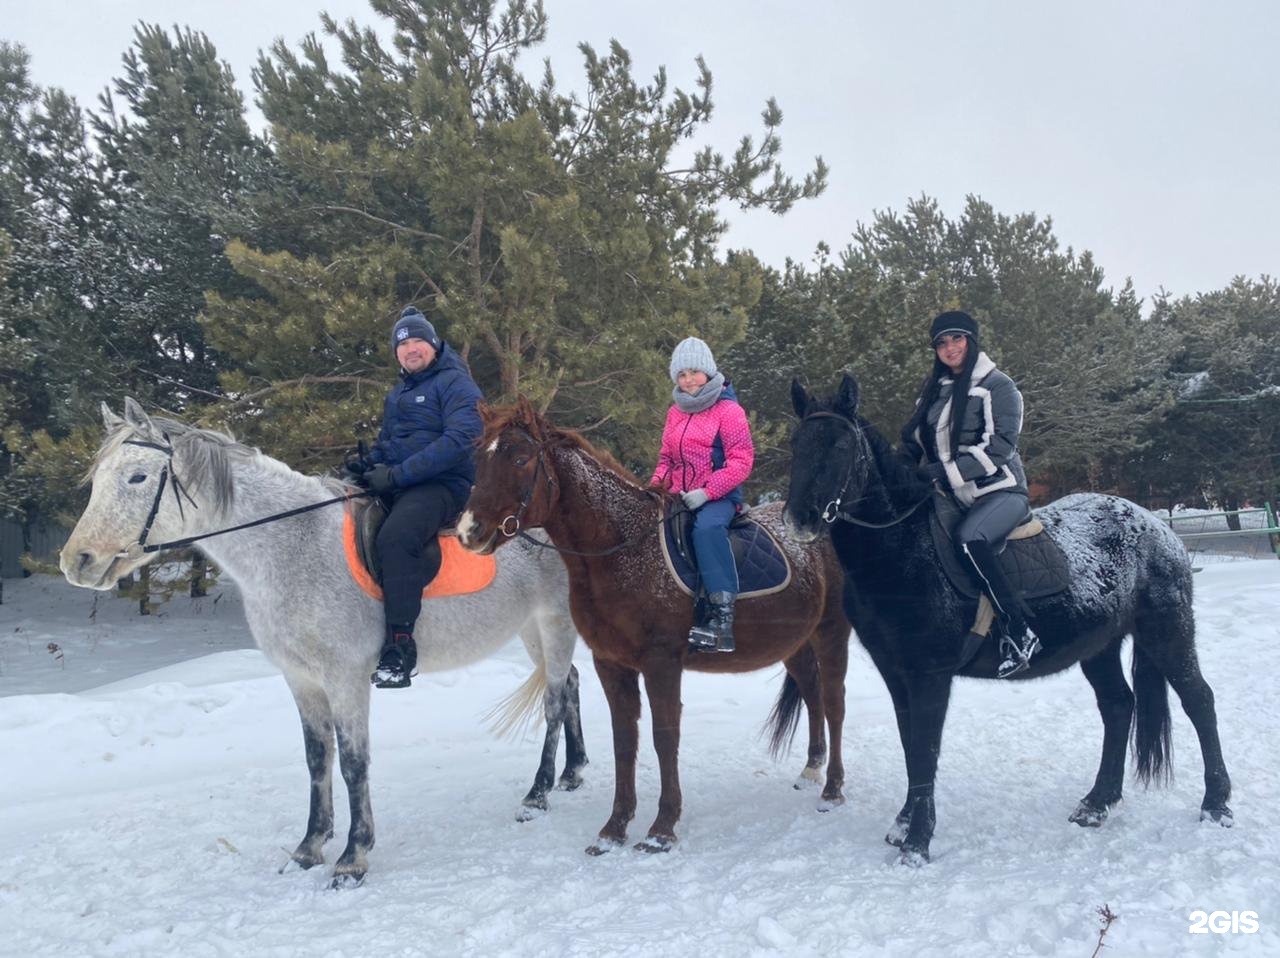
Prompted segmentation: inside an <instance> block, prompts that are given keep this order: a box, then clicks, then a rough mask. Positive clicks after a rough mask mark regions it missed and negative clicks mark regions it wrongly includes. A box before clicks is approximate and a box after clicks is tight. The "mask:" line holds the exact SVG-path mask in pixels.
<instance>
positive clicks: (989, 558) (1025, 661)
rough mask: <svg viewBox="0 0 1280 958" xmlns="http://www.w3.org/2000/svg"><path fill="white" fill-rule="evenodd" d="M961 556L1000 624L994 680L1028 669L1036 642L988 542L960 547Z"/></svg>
mask: <svg viewBox="0 0 1280 958" xmlns="http://www.w3.org/2000/svg"><path fill="white" fill-rule="evenodd" d="M964 552H965V555H967V556H968V557H969V561H970V562H972V563H973V567H974V568H975V569H977V570H978V575H979V577H981V579H982V581H983V584H984V585H985V586H986V593H987V596H988V597H989V598H990V599H991V604H992V605H993V606H994V607H995V612H996V617H997V618H998V619H999V621H1000V626H1001V630H1002V632H1003V634H1002V635H1001V636H1000V653H1001V655H1000V664H999V665H998V666H997V667H996V678H999V679H1007V678H1009V677H1011V676H1014V675H1017V674H1018V673H1019V672H1025V671H1026V670H1027V669H1029V668H1030V667H1031V656H1033V655H1035V654H1036V652H1038V651H1039V650H1040V639H1039V638H1038V637H1037V636H1036V634H1035V633H1034V632H1032V631H1031V629H1030V628H1029V627H1028V625H1027V614H1026V606H1025V605H1024V603H1023V601H1022V597H1021V596H1019V595H1018V594H1017V592H1015V591H1014V588H1013V584H1012V583H1010V582H1009V579H1008V577H1007V576H1006V575H1005V574H1004V569H1003V568H1002V567H1001V566H1000V557H999V556H998V555H996V552H995V550H994V549H992V548H991V543H989V542H987V541H985V540H983V539H977V540H975V541H973V542H967V543H965V545H964Z"/></svg>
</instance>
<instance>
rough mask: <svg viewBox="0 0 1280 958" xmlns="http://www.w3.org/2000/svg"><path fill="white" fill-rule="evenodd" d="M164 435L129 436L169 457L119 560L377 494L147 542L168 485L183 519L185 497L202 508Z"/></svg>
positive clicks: (135, 442)
mask: <svg viewBox="0 0 1280 958" xmlns="http://www.w3.org/2000/svg"><path fill="white" fill-rule="evenodd" d="M161 435H163V436H164V444H163V445H162V444H161V443H158V442H148V441H146V440H143V439H126V440H125V441H124V445H126V446H142V447H143V448H146V449H155V450H157V451H159V452H163V453H164V454H165V455H166V456H167V457H168V459H167V460H166V462H165V464H164V467H163V468H161V470H160V482H159V484H158V485H157V487H156V497H155V499H153V500H152V501H151V510H150V511H149V512H148V513H147V521H146V522H144V523H143V524H142V533H141V534H140V535H139V536H138V541H137V542H135V543H134V544H133V545H131V546H129V547H128V548H127V549H124V550H123V551H121V552H117V553H116V556H115V557H116V558H117V559H128V558H131V557H132V555H133V550H134V549H135V548H136V549H138V550H139V551H140V552H141V553H142V554H143V555H146V554H147V553H151V552H160V551H162V550H164V549H179V548H182V547H184V546H189V545H191V544H193V543H196V542H199V541H200V540H201V539H211V538H213V537H214V536H220V535H224V534H225V533H228V532H239V531H240V530H241V529H251V528H253V527H254V526H261V525H266V524H267V523H268V522H275V521H276V520H277V519H287V518H289V517H290V516H296V515H301V514H302V513H304V512H312V511H313V510H315V509H322V508H324V507H325V506H331V505H333V504H334V503H338V502H347V501H348V500H350V499H360V498H362V497H365V496H371V495H373V493H372V492H368V491H365V492H350V493H347V494H346V495H341V496H335V497H334V498H332V499H325V500H324V501H323V502H313V503H311V504H310V505H306V506H299V507H298V508H297V509H289V510H287V511H285V512H277V513H274V514H273V515H269V516H263V517H262V518H261V519H254V520H253V521H251V522H242V523H240V525H238V526H231V527H230V528H229V529H218V530H217V531H215V532H205V533H203V534H201V535H198V536H187V537H186V538H185V539H173V540H171V541H169V542H156V543H152V544H151V545H147V537H148V536H150V535H151V526H152V525H153V524H154V523H155V521H156V515H157V513H159V512H160V503H161V502H162V501H163V499H164V490H165V486H166V485H167V486H169V487H170V488H171V489H173V500H174V502H175V503H177V505H178V516H179V518H181V519H183V520H184V521H185V520H186V518H187V516H186V513H185V511H184V510H183V508H182V500H183V499H184V498H185V499H186V500H187V502H189V503H190V504H191V508H192V509H199V508H200V507H199V506H198V505H196V501H195V500H194V499H193V498H191V493H189V492H187V490H186V487H185V486H183V484H182V481H181V480H180V479H179V478H178V473H177V471H176V470H175V469H174V468H173V442H172V440H170V439H169V434H168V433H161Z"/></svg>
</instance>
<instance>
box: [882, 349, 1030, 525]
mask: <svg viewBox="0 0 1280 958" xmlns="http://www.w3.org/2000/svg"><path fill="white" fill-rule="evenodd" d="M939 383H940V388H939V390H938V395H937V398H936V399H935V400H934V401H933V403H932V404H931V406H930V408H929V410H928V412H927V413H926V414H925V419H924V424H923V426H918V427H916V428H915V429H914V430H913V431H912V432H911V434H910V435H904V436H903V437H902V444H903V445H902V448H903V452H904V453H905V454H906V455H908V456H910V458H911V459H912V461H914V462H916V463H925V462H928V461H930V458H931V457H930V455H929V453H928V452H927V451H926V448H927V447H926V444H925V442H924V441H923V437H922V436H921V429H922V428H927V429H929V430H931V432H932V435H933V442H932V444H931V445H932V447H933V448H934V449H936V450H937V461H938V462H941V463H942V465H943V468H944V469H946V475H947V482H948V484H949V485H950V488H951V493H952V495H954V496H955V498H956V501H957V502H959V503H960V504H961V505H962V506H966V507H968V506H971V505H973V503H974V502H975V501H976V500H977V499H979V498H980V497H982V496H985V495H989V494H990V493H993V492H997V491H1001V490H1007V491H1009V492H1021V493H1022V494H1024V495H1025V494H1026V492H1027V477H1026V473H1025V472H1023V469H1022V459H1021V458H1020V457H1019V456H1018V436H1019V434H1020V433H1021V432H1022V393H1020V392H1018V387H1017V386H1015V385H1014V384H1013V380H1012V379H1010V378H1009V377H1008V376H1006V375H1005V374H1004V373H1002V372H1001V371H1000V370H999V369H997V368H996V364H995V363H993V362H992V361H991V359H990V358H989V357H988V356H987V354H986V353H979V354H978V360H977V362H976V363H975V364H974V367H973V373H972V376H971V378H970V383H969V401H968V402H967V403H966V404H965V407H964V421H963V422H962V423H961V432H960V442H959V444H958V446H959V448H957V449H956V450H955V451H954V452H953V451H952V449H951V413H952V405H953V404H952V401H951V400H952V396H951V387H952V386H953V385H954V381H953V380H952V378H951V377H950V376H944V377H942V378H941V379H940V380H939ZM920 401H921V400H919V399H918V400H916V402H917V405H918V404H919V402H920Z"/></svg>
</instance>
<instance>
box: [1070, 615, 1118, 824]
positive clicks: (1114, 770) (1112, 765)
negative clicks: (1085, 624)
mask: <svg viewBox="0 0 1280 958" xmlns="http://www.w3.org/2000/svg"><path fill="white" fill-rule="evenodd" d="M1122 641H1123V637H1121V638H1117V639H1116V640H1115V641H1114V642H1112V643H1111V644H1110V645H1108V646H1107V647H1106V648H1105V649H1103V650H1102V651H1101V652H1099V653H1098V654H1097V655H1095V656H1094V657H1093V658H1091V659H1085V660H1084V661H1082V662H1081V663H1080V669H1081V671H1083V672H1084V677H1085V678H1086V679H1088V680H1089V684H1090V685H1092V686H1093V692H1094V695H1095V697H1096V698H1097V700H1098V711H1099V712H1100V713H1101V714H1102V762H1101V764H1099V766H1098V777H1097V778H1096V779H1095V780H1094V783H1093V788H1092V789H1091V790H1090V791H1089V794H1088V795H1086V796H1085V797H1084V798H1082V799H1080V804H1079V805H1077V806H1076V810H1075V811H1074V812H1072V813H1071V818H1070V821H1073V822H1075V823H1076V824H1077V825H1081V826H1084V827H1088V828H1097V827H1098V826H1099V825H1101V824H1102V823H1103V822H1105V821H1106V820H1107V813H1108V812H1109V811H1110V809H1111V807H1112V806H1114V805H1115V804H1116V803H1117V802H1119V801H1120V797H1121V794H1122V792H1123V790H1124V752H1125V746H1126V744H1127V743H1128V741H1129V726H1130V725H1131V724H1132V722H1133V692H1132V691H1131V690H1130V689H1129V683H1128V682H1126V681H1125V680H1124V668H1123V667H1122V666H1121V664H1120V643H1121V642H1122Z"/></svg>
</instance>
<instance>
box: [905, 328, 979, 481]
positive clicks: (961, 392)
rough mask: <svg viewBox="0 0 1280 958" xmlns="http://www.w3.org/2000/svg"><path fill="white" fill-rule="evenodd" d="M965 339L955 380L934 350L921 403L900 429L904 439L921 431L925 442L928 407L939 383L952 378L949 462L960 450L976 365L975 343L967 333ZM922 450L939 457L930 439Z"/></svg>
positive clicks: (936, 394)
mask: <svg viewBox="0 0 1280 958" xmlns="http://www.w3.org/2000/svg"><path fill="white" fill-rule="evenodd" d="M965 338H966V339H968V340H969V344H968V346H967V348H966V349H965V354H964V368H963V369H962V370H960V374H959V375H958V376H957V375H955V374H953V373H952V372H951V367H950V366H948V365H947V364H946V363H944V362H943V361H942V360H941V359H939V358H938V355H937V350H934V356H933V368H932V369H931V370H929V375H928V376H926V377H925V381H924V382H923V383H922V384H921V385H920V400H919V402H917V403H916V408H915V412H913V413H912V414H911V419H910V420H909V421H908V422H907V424H906V426H904V427H903V429H902V435H903V437H904V438H906V437H908V436H910V435H911V434H912V433H914V432H915V431H916V430H917V429H919V430H920V437H921V438H922V439H924V438H925V436H924V434H925V428H924V427H925V419H926V417H927V416H928V415H929V407H930V406H932V405H933V401H934V400H935V399H937V398H938V392H939V390H941V389H942V384H941V382H940V381H939V380H941V379H942V378H943V377H944V376H951V377H952V378H953V379H954V380H955V385H953V386H952V387H951V458H952V459H954V458H955V457H956V451H957V450H958V449H959V448H960V432H961V429H962V428H963V426H964V410H965V405H966V404H967V403H968V401H969V384H970V382H972V381H973V367H974V365H976V364H977V362H978V353H980V352H981V349H979V348H978V340H977V339H975V338H974V337H973V336H970V335H969V334H968V333H966V334H965ZM922 445H924V447H925V449H929V450H932V451H933V453H934V455H935V456H936V455H937V454H938V450H937V449H936V448H935V447H934V443H933V441H932V440H931V439H926V440H925V442H924V443H923V444H922Z"/></svg>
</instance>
